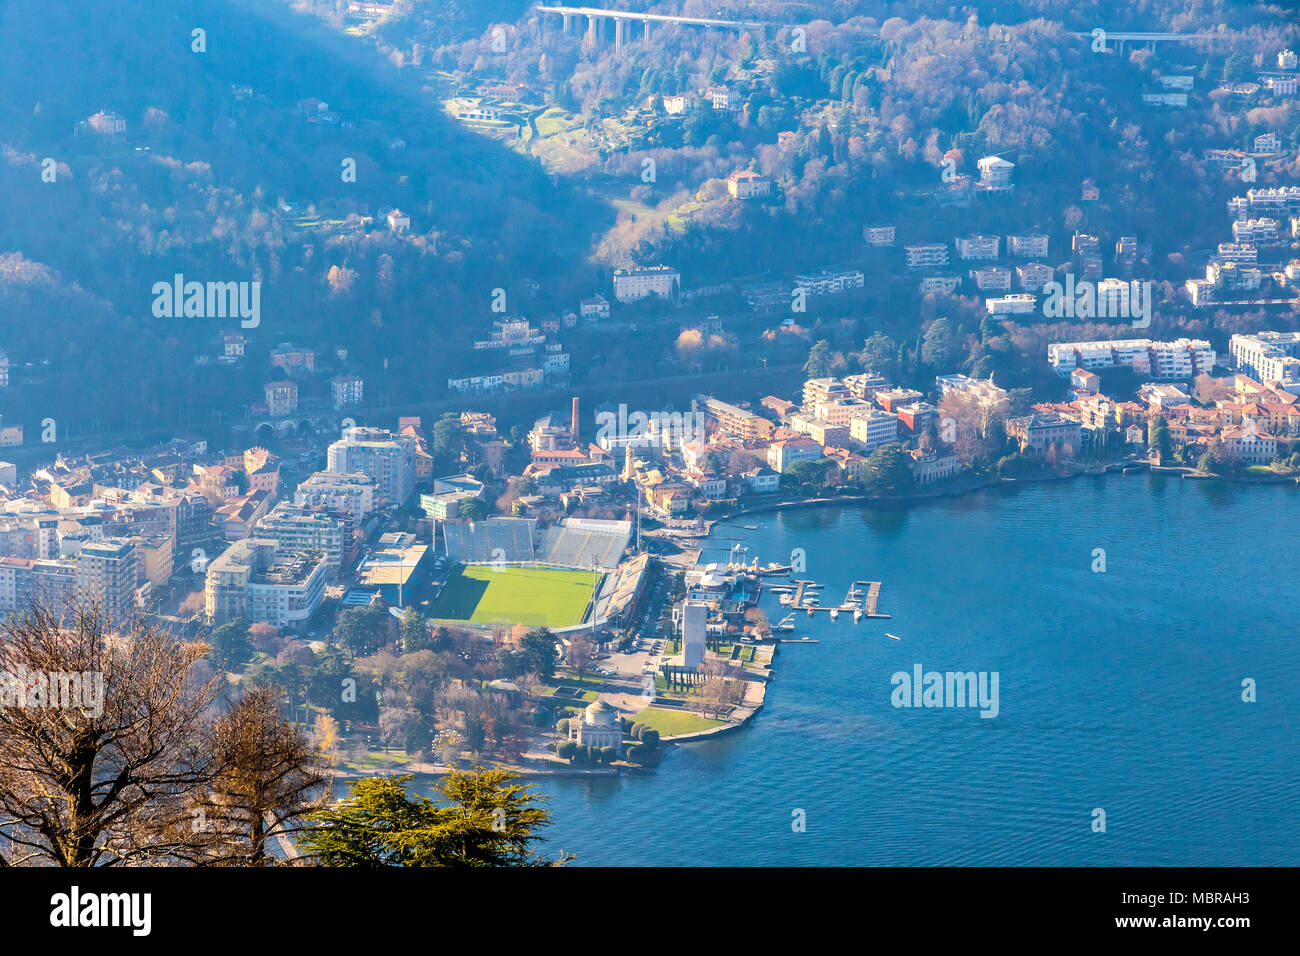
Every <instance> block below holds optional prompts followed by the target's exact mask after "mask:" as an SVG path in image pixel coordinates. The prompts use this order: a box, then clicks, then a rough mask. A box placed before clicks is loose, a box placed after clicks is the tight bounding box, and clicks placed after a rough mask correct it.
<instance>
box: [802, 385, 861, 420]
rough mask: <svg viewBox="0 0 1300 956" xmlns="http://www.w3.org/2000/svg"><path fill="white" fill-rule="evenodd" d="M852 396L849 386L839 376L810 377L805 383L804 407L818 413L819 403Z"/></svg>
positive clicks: (807, 410)
mask: <svg viewBox="0 0 1300 956" xmlns="http://www.w3.org/2000/svg"><path fill="white" fill-rule="evenodd" d="M852 397H853V393H852V392H851V391H850V390H849V386H848V385H846V384H845V383H844V382H841V381H840V380H839V379H838V378H810V379H808V381H806V382H804V383H803V408H804V411H806V412H809V413H810V414H816V412H817V406H818V405H824V404H826V403H827V402H834V401H839V400H840V399H844V398H852Z"/></svg>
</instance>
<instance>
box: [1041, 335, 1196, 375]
mask: <svg viewBox="0 0 1300 956" xmlns="http://www.w3.org/2000/svg"><path fill="white" fill-rule="evenodd" d="M1216 360H1217V356H1216V354H1215V351H1214V349H1213V348H1211V347H1210V343H1209V342H1207V341H1205V340H1203V339H1186V338H1182V339H1175V340H1174V341H1172V342H1154V341H1152V340H1151V339H1113V340H1110V341H1098V342H1054V343H1052V344H1051V345H1049V346H1048V347H1047V361H1048V362H1049V363H1050V364H1051V366H1052V368H1054V369H1055V370H1056V373H1057V374H1058V375H1060V376H1062V377H1065V376H1068V375H1069V374H1070V373H1071V372H1073V371H1074V370H1075V369H1076V368H1082V369H1090V370H1091V369H1098V368H1112V367H1114V366H1127V367H1129V368H1131V369H1133V371H1135V372H1137V373H1139V374H1142V375H1150V376H1152V377H1155V378H1187V377H1189V376H1193V375H1196V374H1198V373H1199V372H1209V371H1210V370H1211V369H1212V368H1214V363H1215V361H1216Z"/></svg>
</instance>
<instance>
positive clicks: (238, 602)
mask: <svg viewBox="0 0 1300 956" xmlns="http://www.w3.org/2000/svg"><path fill="white" fill-rule="evenodd" d="M326 577H327V574H326V564H325V555H323V554H321V553H320V552H297V551H285V552H282V551H280V549H279V547H278V545H277V544H276V542H275V541H273V540H270V539H267V538H244V539H243V540H242V541H236V542H235V543H234V544H232V545H231V546H230V547H229V548H227V549H226V551H225V552H224V553H223V554H221V555H220V556H218V557H217V558H215V559H214V560H213V561H211V562H210V563H209V564H208V568H207V580H206V582H205V585H204V601H205V611H206V613H207V619H208V623H209V624H224V623H225V622H227V621H232V620H235V619H237V618H244V619H246V620H249V621H253V622H257V621H269V622H270V623H272V624H274V625H275V626H276V627H287V628H295V629H301V628H302V627H303V626H304V625H305V624H306V623H307V621H309V620H310V619H311V617H312V615H313V614H315V613H316V609H317V608H318V607H320V602H321V599H322V598H323V597H324V596H325V579H326Z"/></svg>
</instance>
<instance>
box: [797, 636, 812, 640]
mask: <svg viewBox="0 0 1300 956" xmlns="http://www.w3.org/2000/svg"><path fill="white" fill-rule="evenodd" d="M799 640H801V641H808V640H811V638H810V637H809V636H808V635H807V634H805V635H804V636H803V637H801V638H799Z"/></svg>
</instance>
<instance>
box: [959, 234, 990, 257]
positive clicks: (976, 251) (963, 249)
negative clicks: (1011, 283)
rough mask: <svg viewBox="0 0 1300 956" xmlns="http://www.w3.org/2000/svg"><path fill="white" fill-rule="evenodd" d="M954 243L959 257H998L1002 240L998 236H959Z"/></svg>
mask: <svg viewBox="0 0 1300 956" xmlns="http://www.w3.org/2000/svg"><path fill="white" fill-rule="evenodd" d="M953 244H954V245H955V246H956V247H957V258H958V259H997V257H998V250H999V249H1000V248H1001V245H1002V240H1001V239H1000V238H999V237H997V236H984V235H972V236H958V237H957V238H956V240H954V243H953Z"/></svg>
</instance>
